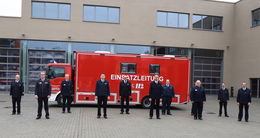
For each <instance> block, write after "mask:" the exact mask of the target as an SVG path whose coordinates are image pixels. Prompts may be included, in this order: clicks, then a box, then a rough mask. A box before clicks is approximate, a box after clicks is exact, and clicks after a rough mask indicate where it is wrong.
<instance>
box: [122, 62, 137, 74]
mask: <svg viewBox="0 0 260 138" xmlns="http://www.w3.org/2000/svg"><path fill="white" fill-rule="evenodd" d="M121 73H131V74H134V73H136V63H121Z"/></svg>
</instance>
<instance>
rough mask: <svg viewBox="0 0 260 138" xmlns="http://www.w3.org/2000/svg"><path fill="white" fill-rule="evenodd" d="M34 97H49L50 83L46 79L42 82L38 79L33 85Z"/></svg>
mask: <svg viewBox="0 0 260 138" xmlns="http://www.w3.org/2000/svg"><path fill="white" fill-rule="evenodd" d="M35 95H37V96H38V97H47V96H48V95H51V83H50V81H49V80H48V79H45V80H44V81H42V80H41V79H39V80H38V81H37V82H36V85H35Z"/></svg>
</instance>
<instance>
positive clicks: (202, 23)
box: [192, 15, 223, 31]
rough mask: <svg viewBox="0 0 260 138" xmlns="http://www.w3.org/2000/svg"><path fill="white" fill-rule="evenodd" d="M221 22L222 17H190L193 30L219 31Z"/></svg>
mask: <svg viewBox="0 0 260 138" xmlns="http://www.w3.org/2000/svg"><path fill="white" fill-rule="evenodd" d="M222 22H223V17H217V16H205V15H193V16H192V26H193V28H194V29H202V30H215V31H221V30H222Z"/></svg>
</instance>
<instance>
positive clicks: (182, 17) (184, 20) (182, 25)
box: [179, 14, 189, 28]
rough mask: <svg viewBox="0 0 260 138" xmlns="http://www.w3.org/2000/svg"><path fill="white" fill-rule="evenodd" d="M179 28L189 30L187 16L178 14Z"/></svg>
mask: <svg viewBox="0 0 260 138" xmlns="http://www.w3.org/2000/svg"><path fill="white" fill-rule="evenodd" d="M179 27H180V28H189V16H188V14H179Z"/></svg>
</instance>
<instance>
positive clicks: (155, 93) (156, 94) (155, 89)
mask: <svg viewBox="0 0 260 138" xmlns="http://www.w3.org/2000/svg"><path fill="white" fill-rule="evenodd" d="M162 92H163V88H162V84H161V83H160V82H159V81H158V83H157V84H156V83H155V81H152V82H151V83H150V90H149V97H150V98H161V96H162Z"/></svg>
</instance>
